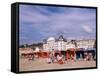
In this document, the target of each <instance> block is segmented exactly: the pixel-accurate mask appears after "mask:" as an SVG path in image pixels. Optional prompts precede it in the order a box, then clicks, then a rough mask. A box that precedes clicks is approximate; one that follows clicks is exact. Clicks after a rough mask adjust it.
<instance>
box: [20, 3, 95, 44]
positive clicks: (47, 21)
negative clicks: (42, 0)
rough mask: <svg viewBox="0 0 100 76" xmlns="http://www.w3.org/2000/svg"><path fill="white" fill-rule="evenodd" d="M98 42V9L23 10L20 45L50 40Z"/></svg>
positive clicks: (56, 8) (48, 8) (30, 6)
mask: <svg viewBox="0 0 100 76" xmlns="http://www.w3.org/2000/svg"><path fill="white" fill-rule="evenodd" d="M59 35H63V36H64V38H66V39H82V38H86V39H95V35H96V10H95V9H94V8H76V7H54V6H39V5H20V6H19V44H20V45H22V44H32V43H38V42H42V41H43V39H47V38H49V37H55V38H58V37H59Z"/></svg>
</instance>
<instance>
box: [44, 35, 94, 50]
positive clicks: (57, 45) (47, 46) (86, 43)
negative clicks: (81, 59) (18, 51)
mask: <svg viewBox="0 0 100 76" xmlns="http://www.w3.org/2000/svg"><path fill="white" fill-rule="evenodd" d="M94 44H95V39H84V40H67V39H65V38H64V37H63V36H62V35H60V36H59V38H58V39H55V38H54V37H50V38H48V39H47V40H45V42H44V43H43V50H44V51H52V50H57V51H61V50H64V51H66V50H67V49H70V48H84V49H88V48H93V46H94Z"/></svg>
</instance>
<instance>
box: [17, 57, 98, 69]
mask: <svg viewBox="0 0 100 76" xmlns="http://www.w3.org/2000/svg"><path fill="white" fill-rule="evenodd" d="M85 67H96V61H84V60H77V61H72V60H68V61H66V62H65V63H64V64H58V63H51V64H47V63H46V59H45V58H44V59H43V58H40V59H35V60H34V61H29V60H28V59H24V58H20V59H19V71H34V70H50V69H71V68H85Z"/></svg>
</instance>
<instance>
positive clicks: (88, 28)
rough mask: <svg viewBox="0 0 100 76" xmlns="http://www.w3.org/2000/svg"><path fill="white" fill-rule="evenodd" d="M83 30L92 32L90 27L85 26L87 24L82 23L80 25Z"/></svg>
mask: <svg viewBox="0 0 100 76" xmlns="http://www.w3.org/2000/svg"><path fill="white" fill-rule="evenodd" d="M82 28H83V30H84V31H85V32H87V33H92V28H91V27H89V26H87V25H83V26H82Z"/></svg>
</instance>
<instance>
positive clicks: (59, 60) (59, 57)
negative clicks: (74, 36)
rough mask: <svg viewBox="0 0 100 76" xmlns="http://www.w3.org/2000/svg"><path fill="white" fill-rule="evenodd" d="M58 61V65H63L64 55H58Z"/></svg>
mask: <svg viewBox="0 0 100 76" xmlns="http://www.w3.org/2000/svg"><path fill="white" fill-rule="evenodd" d="M57 60H58V63H59V64H63V63H64V62H63V56H62V54H58V55H57Z"/></svg>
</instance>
